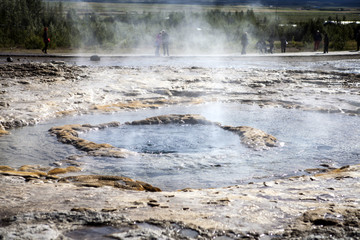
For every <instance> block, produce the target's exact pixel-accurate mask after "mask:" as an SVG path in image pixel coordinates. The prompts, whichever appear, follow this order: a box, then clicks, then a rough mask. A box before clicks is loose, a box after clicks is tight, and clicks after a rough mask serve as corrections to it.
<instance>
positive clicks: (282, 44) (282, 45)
mask: <svg viewBox="0 0 360 240" xmlns="http://www.w3.org/2000/svg"><path fill="white" fill-rule="evenodd" d="M287 43H288V42H287V41H286V37H285V36H284V35H282V36H281V38H280V45H281V52H282V53H284V52H286V45H287Z"/></svg>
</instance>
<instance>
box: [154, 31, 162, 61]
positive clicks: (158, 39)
mask: <svg viewBox="0 0 360 240" xmlns="http://www.w3.org/2000/svg"><path fill="white" fill-rule="evenodd" d="M161 45H162V36H161V32H159V33H158V34H157V35H156V39H155V48H156V49H155V56H160V52H159V50H160V47H161Z"/></svg>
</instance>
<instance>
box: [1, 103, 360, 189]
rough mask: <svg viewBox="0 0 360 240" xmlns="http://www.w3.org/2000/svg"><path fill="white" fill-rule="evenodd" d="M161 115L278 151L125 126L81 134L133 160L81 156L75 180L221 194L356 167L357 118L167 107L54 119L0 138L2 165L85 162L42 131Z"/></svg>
mask: <svg viewBox="0 0 360 240" xmlns="http://www.w3.org/2000/svg"><path fill="white" fill-rule="evenodd" d="M163 114H201V115H202V116H204V117H205V118H206V119H208V120H211V121H214V122H219V123H221V124H222V125H230V126H250V127H254V128H258V129H261V130H263V131H265V132H267V133H269V134H271V135H273V136H275V137H276V138H277V139H278V140H279V141H280V142H281V143H282V144H281V146H280V147H275V148H270V149H269V150H265V151H255V150H253V149H250V148H247V147H245V146H244V145H242V144H241V142H240V139H239V137H238V136H237V135H235V134H233V133H231V132H228V131H224V130H222V129H221V128H217V127H211V126H204V125H176V124H175V125H156V126H154V125H150V126H129V125H121V126H120V127H117V128H107V129H104V130H97V131H91V132H88V133H82V134H81V137H82V138H85V139H87V140H91V141H94V142H97V143H110V144H112V145H114V146H117V147H123V148H126V149H129V150H132V151H135V152H138V153H139V154H138V155H136V156H132V157H129V158H125V159H122V158H106V157H90V156H84V157H82V158H80V159H79V160H78V161H79V162H81V163H83V165H82V168H83V171H82V172H81V173H80V174H90V173H91V174H107V175H122V176H127V177H131V178H133V179H136V180H141V181H145V182H148V183H150V184H152V185H154V186H157V187H160V188H162V189H163V190H174V189H181V188H187V187H191V188H209V187H224V186H229V185H235V184H240V183H247V182H255V181H266V180H270V179H276V178H282V177H289V176H294V175H303V174H306V171H305V169H310V168H327V167H340V166H344V165H348V164H358V163H359V157H360V137H359V136H360V118H359V117H354V116H347V115H343V114H334V113H332V114H330V113H319V112H307V111H301V110H296V109H283V108H272V107H266V108H260V107H258V106H253V105H244V104H236V103H212V104H210V103H209V104H202V105H196V106H171V107H164V108H160V109H145V110H138V111H123V112H119V113H115V114H97V115H82V116H73V117H65V118H59V119H54V120H52V121H49V122H47V123H43V124H38V125H36V126H33V127H25V128H19V129H13V130H12V131H11V135H9V136H5V137H2V138H0V152H1V155H0V162H1V164H2V165H10V166H13V167H19V166H21V165H24V164H40V165H44V166H48V165H52V164H53V163H54V162H57V161H61V160H63V159H65V158H66V157H68V156H70V155H75V154H82V155H83V154H84V153H82V152H80V151H78V150H76V149H75V148H74V147H73V146H70V145H65V144H61V143H59V142H58V141H57V139H56V137H54V136H51V135H50V134H49V133H48V130H49V129H50V128H51V127H53V126H59V125H65V124H74V123H79V124H85V123H90V124H100V123H106V122H111V121H119V122H120V123H125V122H127V121H134V120H142V119H145V118H147V117H153V116H157V115H163Z"/></svg>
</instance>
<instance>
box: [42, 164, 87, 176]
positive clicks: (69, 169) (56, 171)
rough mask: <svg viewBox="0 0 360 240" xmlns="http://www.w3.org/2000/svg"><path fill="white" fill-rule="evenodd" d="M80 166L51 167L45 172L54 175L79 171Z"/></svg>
mask: <svg viewBox="0 0 360 240" xmlns="http://www.w3.org/2000/svg"><path fill="white" fill-rule="evenodd" d="M80 171H81V168H78V167H74V166H69V167H66V168H54V169H51V170H50V171H49V172H48V173H47V174H48V175H55V174H64V173H69V172H80Z"/></svg>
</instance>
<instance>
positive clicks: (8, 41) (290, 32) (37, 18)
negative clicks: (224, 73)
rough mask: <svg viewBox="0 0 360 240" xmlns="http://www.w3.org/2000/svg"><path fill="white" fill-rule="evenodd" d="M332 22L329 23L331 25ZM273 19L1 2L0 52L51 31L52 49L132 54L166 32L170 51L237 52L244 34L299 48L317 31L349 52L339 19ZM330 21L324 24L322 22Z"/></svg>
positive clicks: (38, 43)
mask: <svg viewBox="0 0 360 240" xmlns="http://www.w3.org/2000/svg"><path fill="white" fill-rule="evenodd" d="M330 20H331V21H330ZM280 22H281V19H279V18H277V17H276V16H271V15H269V16H266V15H264V14H256V13H254V11H253V10H252V9H249V10H247V11H239V12H237V11H235V12H226V11H222V10H220V9H216V10H208V11H197V12H185V11H179V12H176V11H174V12H161V11H159V12H142V13H137V12H123V13H121V14H116V15H106V16H103V15H99V14H97V13H96V12H92V13H88V14H83V15H80V14H79V13H78V12H76V10H74V9H70V10H68V11H67V12H65V10H64V7H63V4H62V2H58V3H52V4H50V3H48V2H47V3H46V2H43V1H42V0H0V47H2V48H8V47H19V48H27V49H40V48H42V46H43V42H42V31H43V28H44V27H48V28H49V37H50V38H51V43H50V48H71V49H77V48H102V49H134V48H141V47H151V46H152V45H153V43H154V39H155V35H156V34H157V33H158V32H159V31H161V30H163V29H165V30H166V31H167V32H168V33H169V35H170V36H171V45H172V48H178V49H199V50H204V51H208V50H212V49H213V48H217V49H220V50H221V49H235V50H236V49H240V37H241V35H242V33H244V32H248V34H249V35H250V36H251V39H252V41H253V42H255V41H257V40H259V39H265V40H266V39H268V38H270V37H271V38H273V39H275V40H278V39H279V38H280V37H281V36H285V37H286V38H287V40H288V42H289V43H291V44H293V45H294V47H298V48H299V49H301V48H304V47H306V46H307V45H310V44H312V42H313V34H314V33H315V32H316V30H320V32H322V33H325V32H326V33H328V35H329V37H330V48H331V49H333V50H344V49H347V48H350V47H351V46H350V45H351V44H349V43H351V42H352V41H353V39H354V38H355V33H356V31H357V30H358V28H359V26H358V25H357V24H355V23H354V24H346V25H344V24H337V23H338V22H339V20H338V19H334V20H333V19H330V18H329V19H320V18H317V19H310V20H308V21H305V22H298V23H292V24H280ZM326 22H328V23H326Z"/></svg>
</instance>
